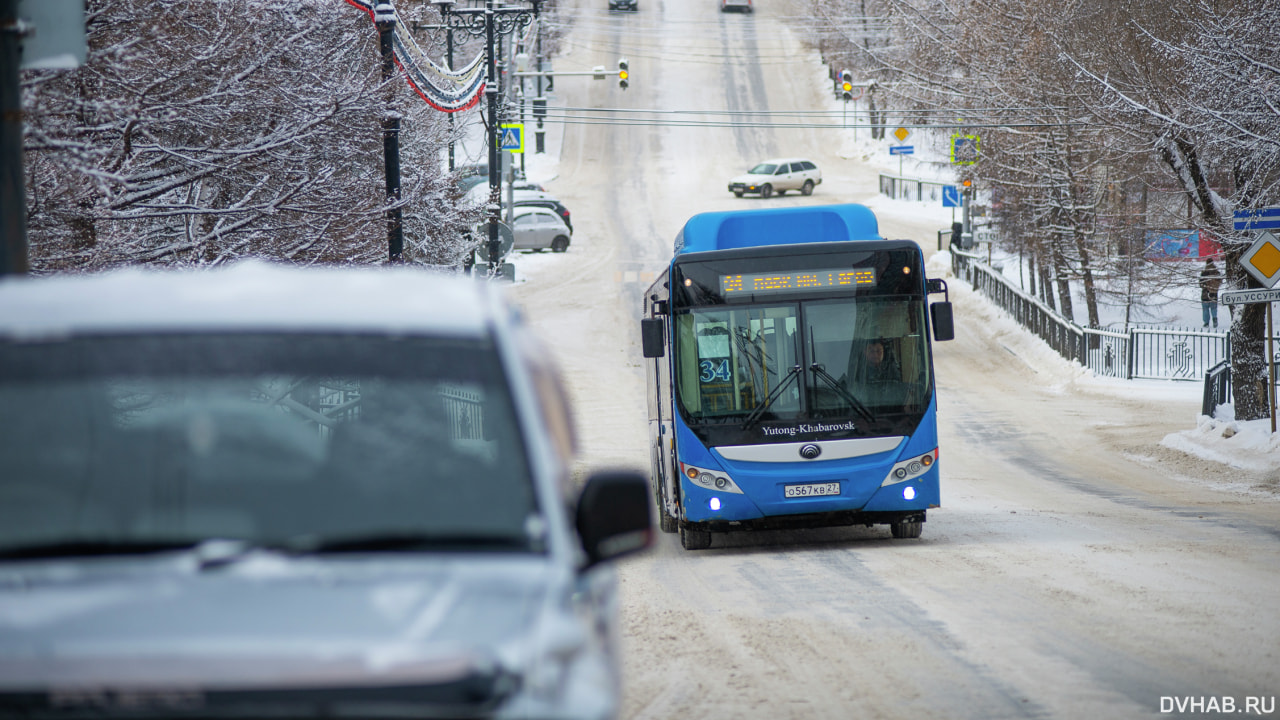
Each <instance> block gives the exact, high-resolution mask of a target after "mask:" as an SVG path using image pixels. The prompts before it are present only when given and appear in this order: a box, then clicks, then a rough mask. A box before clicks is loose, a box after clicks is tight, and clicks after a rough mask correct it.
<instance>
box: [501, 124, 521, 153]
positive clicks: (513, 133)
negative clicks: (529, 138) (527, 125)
mask: <svg viewBox="0 0 1280 720" xmlns="http://www.w3.org/2000/svg"><path fill="white" fill-rule="evenodd" d="M502 149H503V150H510V151H511V152H517V153H522V152H524V125H522V124H520V123H504V124H503V125H502Z"/></svg>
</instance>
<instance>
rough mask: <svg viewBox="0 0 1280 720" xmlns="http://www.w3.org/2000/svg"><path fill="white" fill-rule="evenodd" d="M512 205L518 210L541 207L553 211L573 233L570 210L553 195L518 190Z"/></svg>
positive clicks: (513, 196) (513, 194)
mask: <svg viewBox="0 0 1280 720" xmlns="http://www.w3.org/2000/svg"><path fill="white" fill-rule="evenodd" d="M511 204H512V206H514V207H517V208H520V207H541V208H546V209H548V210H552V211H554V212H555V214H557V215H559V216H560V219H561V220H563V221H564V225H565V227H567V228H569V232H570V233H572V232H573V223H572V222H571V221H570V220H569V208H567V207H565V206H564V204H563V203H561V202H560V201H559V200H557V199H556V198H554V197H552V196H551V195H548V194H546V193H542V192H537V191H533V190H516V191H515V192H513V193H512V201H511Z"/></svg>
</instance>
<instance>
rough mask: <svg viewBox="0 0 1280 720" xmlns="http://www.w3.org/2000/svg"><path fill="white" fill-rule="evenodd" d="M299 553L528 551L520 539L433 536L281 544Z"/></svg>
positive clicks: (325, 539)
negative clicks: (461, 550) (458, 550)
mask: <svg viewBox="0 0 1280 720" xmlns="http://www.w3.org/2000/svg"><path fill="white" fill-rule="evenodd" d="M284 547H285V548H287V549H288V550H289V551H291V552H299V553H316V554H329V553H335V554H337V553H361V552H417V551H423V550H457V549H463V550H529V549H530V548H531V544H530V541H529V539H528V538H527V537H524V536H512V535H506V536H504V535H467V534H437V533H413V532H392V533H370V534H368V535H344V536H339V537H316V536H299V537H296V538H294V539H292V540H290V541H288V542H287V543H285V544H284Z"/></svg>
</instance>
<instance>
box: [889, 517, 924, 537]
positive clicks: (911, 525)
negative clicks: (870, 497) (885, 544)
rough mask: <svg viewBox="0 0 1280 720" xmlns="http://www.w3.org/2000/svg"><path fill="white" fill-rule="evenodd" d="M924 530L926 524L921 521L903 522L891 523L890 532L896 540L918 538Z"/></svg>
mask: <svg viewBox="0 0 1280 720" xmlns="http://www.w3.org/2000/svg"><path fill="white" fill-rule="evenodd" d="M923 530H924V523H922V522H920V521H919V520H903V521H901V522H895V523H889V532H891V533H893V536H894V537H896V538H918V537H920V533H921V531H923Z"/></svg>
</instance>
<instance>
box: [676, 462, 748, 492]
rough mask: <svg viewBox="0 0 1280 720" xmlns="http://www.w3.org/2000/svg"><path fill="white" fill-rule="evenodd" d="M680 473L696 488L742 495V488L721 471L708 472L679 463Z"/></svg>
mask: <svg viewBox="0 0 1280 720" xmlns="http://www.w3.org/2000/svg"><path fill="white" fill-rule="evenodd" d="M680 473H681V474H683V475H684V476H685V477H687V478H689V481H690V482H692V483H693V484H694V485H697V486H698V487H703V488H706V489H708V490H719V491H720V492H726V493H737V494H739V495H741V494H742V488H739V487H738V484H737V483H735V482H734V481H733V478H731V477H729V474H728V473H726V472H724V471H723V470H708V469H706V468H700V467H695V466H693V465H686V464H684V463H680Z"/></svg>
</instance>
